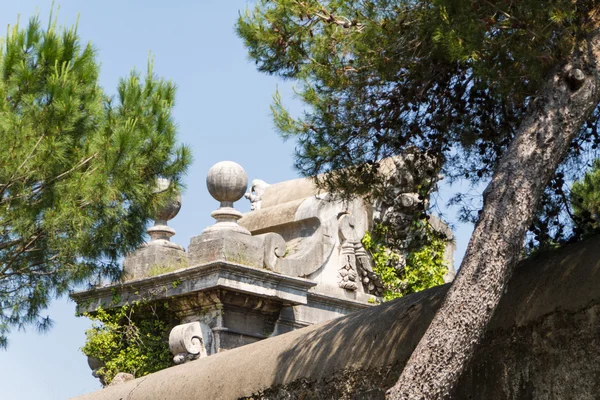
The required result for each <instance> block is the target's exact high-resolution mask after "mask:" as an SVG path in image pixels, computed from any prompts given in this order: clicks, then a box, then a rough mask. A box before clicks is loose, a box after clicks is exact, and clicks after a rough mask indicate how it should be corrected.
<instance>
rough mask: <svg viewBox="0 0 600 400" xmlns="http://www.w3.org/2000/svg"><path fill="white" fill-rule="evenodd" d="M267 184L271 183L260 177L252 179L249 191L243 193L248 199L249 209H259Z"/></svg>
mask: <svg viewBox="0 0 600 400" xmlns="http://www.w3.org/2000/svg"><path fill="white" fill-rule="evenodd" d="M269 186H271V185H269V184H268V183H267V182H265V181H263V180H261V179H254V180H253V181H252V187H251V188H250V191H249V192H247V193H246V194H245V195H244V197H245V198H247V199H248V200H250V210H251V211H255V210H260V206H261V202H262V196H263V194H264V193H265V190H267V188H268V187H269Z"/></svg>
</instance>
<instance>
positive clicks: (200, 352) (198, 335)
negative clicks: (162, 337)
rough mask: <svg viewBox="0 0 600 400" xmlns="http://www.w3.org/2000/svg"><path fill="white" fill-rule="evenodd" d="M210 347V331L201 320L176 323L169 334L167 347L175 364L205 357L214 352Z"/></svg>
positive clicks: (211, 341) (211, 340)
mask: <svg viewBox="0 0 600 400" xmlns="http://www.w3.org/2000/svg"><path fill="white" fill-rule="evenodd" d="M212 347H213V335H212V331H211V329H210V327H209V326H208V325H206V324H203V323H201V322H197V321H196V322H190V323H188V324H182V325H177V326H176V327H174V328H173V329H172V330H171V333H170V334H169V349H170V350H171V353H172V354H173V355H174V357H173V362H175V364H183V363H185V362H188V361H191V360H196V359H198V358H204V357H207V356H209V355H210V354H212V353H213V352H214V351H213V349H212Z"/></svg>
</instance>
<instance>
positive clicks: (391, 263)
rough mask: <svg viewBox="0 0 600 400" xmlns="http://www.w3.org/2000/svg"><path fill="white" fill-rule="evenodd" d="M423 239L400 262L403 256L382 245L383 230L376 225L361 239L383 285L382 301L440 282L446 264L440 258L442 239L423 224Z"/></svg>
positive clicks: (444, 272)
mask: <svg viewBox="0 0 600 400" xmlns="http://www.w3.org/2000/svg"><path fill="white" fill-rule="evenodd" d="M425 231H426V233H427V234H426V236H427V240H426V241H425V242H423V244H422V246H421V247H420V248H418V249H414V250H413V251H410V252H409V253H408V255H407V257H406V261H405V264H404V265H403V256H401V255H400V254H399V253H397V252H394V251H392V250H391V249H390V248H389V247H387V246H386V243H385V236H386V233H387V229H386V228H385V227H383V226H381V225H377V226H376V227H375V229H374V230H373V234H370V233H369V232H367V233H366V234H365V237H364V238H363V241H362V242H363V245H364V246H365V249H366V250H367V251H368V252H369V253H370V254H371V257H372V259H373V264H374V266H373V271H374V272H375V273H376V274H377V275H378V276H379V277H380V278H381V280H382V282H383V285H384V292H383V299H384V301H388V300H393V299H396V298H399V297H402V296H405V295H407V294H411V293H416V292H420V291H421V290H425V289H429V288H431V287H434V286H438V285H441V284H443V283H444V275H445V274H446V272H448V266H447V265H446V264H445V261H444V250H445V248H446V242H445V240H444V239H443V238H441V237H438V235H435V234H434V233H433V230H432V228H431V227H430V226H429V225H428V224H427V225H426V227H425Z"/></svg>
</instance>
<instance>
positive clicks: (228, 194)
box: [206, 161, 248, 203]
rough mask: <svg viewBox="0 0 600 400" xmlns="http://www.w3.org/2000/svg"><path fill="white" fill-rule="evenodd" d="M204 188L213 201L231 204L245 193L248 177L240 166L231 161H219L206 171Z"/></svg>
mask: <svg viewBox="0 0 600 400" xmlns="http://www.w3.org/2000/svg"><path fill="white" fill-rule="evenodd" d="M206 186H207V187H208V192H209V193H210V195H211V196H212V197H213V198H214V199H215V200H217V201H220V202H230V203H233V202H235V201H238V200H239V199H241V198H242V196H244V193H246V189H247V188H248V176H247V175H246V171H244V168H242V166H241V165H239V164H237V163H234V162H233V161H221V162H218V163H216V164H215V165H213V166H212V168H211V169H210V170H209V171H208V175H207V176H206Z"/></svg>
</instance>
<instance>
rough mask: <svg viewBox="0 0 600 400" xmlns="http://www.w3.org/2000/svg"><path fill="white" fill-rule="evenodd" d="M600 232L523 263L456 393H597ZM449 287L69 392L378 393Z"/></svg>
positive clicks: (98, 396)
mask: <svg viewBox="0 0 600 400" xmlns="http://www.w3.org/2000/svg"><path fill="white" fill-rule="evenodd" d="M599 287H600V237H595V238H592V239H591V240H588V241H586V242H583V243H579V244H575V245H571V246H568V247H566V248H564V249H562V250H560V251H553V252H550V253H547V254H542V255H538V256H537V257H535V258H533V259H531V260H527V261H525V262H524V263H522V264H521V265H520V266H519V267H518V268H517V270H516V271H515V273H514V275H513V277H512V279H511V280H510V282H509V285H508V290H507V293H506V294H505V295H504V297H503V298H502V301H501V303H500V305H499V308H498V309H497V311H496V313H495V314H494V317H493V319H492V321H491V323H490V324H489V326H488V331H487V333H486V335H485V337H484V340H483V342H482V343H481V345H480V346H479V347H478V349H477V351H476V354H475V356H474V359H473V361H472V362H471V364H470V366H469V368H468V370H467V371H466V372H465V373H464V374H463V377H462V378H461V380H460V382H459V385H458V387H457V389H456V393H455V398H456V399H469V398H471V399H486V400H501V399H502V400H504V399H509V400H517V399H536V400H537V399H539V400H541V399H584V400H585V399H590V400H592V399H597V398H598V397H597V396H598V393H600V379H598V377H599V376H600V340H598V338H599V337H600V291H599V290H598V288H599ZM447 289H448V285H446V286H441V287H437V288H433V289H430V290H426V291H424V292H421V293H417V294H414V295H410V296H406V297H404V298H401V299H398V300H395V301H392V302H389V303H385V304H383V305H381V306H378V307H370V308H368V309H366V310H363V311H359V312H357V313H354V314H352V315H348V316H346V317H342V318H338V319H335V320H332V321H328V322H325V323H321V324H318V325H313V326H309V327H306V328H303V329H299V330H296V331H293V332H289V333H286V334H283V335H279V336H275V337H272V338H268V339H266V340H262V341H260V342H258V343H254V344H251V345H248V346H244V347H241V348H237V349H233V350H231V351H227V352H224V353H220V354H216V355H214V356H210V357H207V358H203V359H200V360H197V361H194V362H191V363H187V364H184V365H180V366H176V367H172V368H168V369H166V370H163V371H160V372H157V373H154V374H151V375H148V376H145V377H142V378H138V379H136V380H134V381H131V382H127V383H124V384H122V385H119V386H115V387H109V388H106V389H103V390H100V391H98V392H95V393H91V394H88V395H85V396H81V397H78V399H79V400H106V399H120V398H123V399H125V398H127V399H129V400H136V399H149V398H153V399H166V400H168V399H177V400H187V399H198V398H206V399H212V400H224V399H227V400H229V399H239V398H248V399H303V398H304V399H305V398H311V399H358V398H360V399H384V397H385V395H384V393H385V390H386V389H387V388H389V387H391V386H392V385H393V384H394V382H395V381H396V380H397V378H398V376H399V374H400V371H401V370H402V367H403V365H404V364H405V362H406V361H407V359H408V357H409V356H410V354H411V353H412V351H413V349H414V348H415V346H416V344H417V343H418V341H419V340H420V338H421V336H422V335H423V333H424V332H425V330H426V329H427V327H428V325H429V323H430V321H431V319H432V318H433V315H434V313H435V312H436V310H437V308H438V307H439V305H440V302H441V300H442V299H443V297H444V294H445V293H446V291H447Z"/></svg>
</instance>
